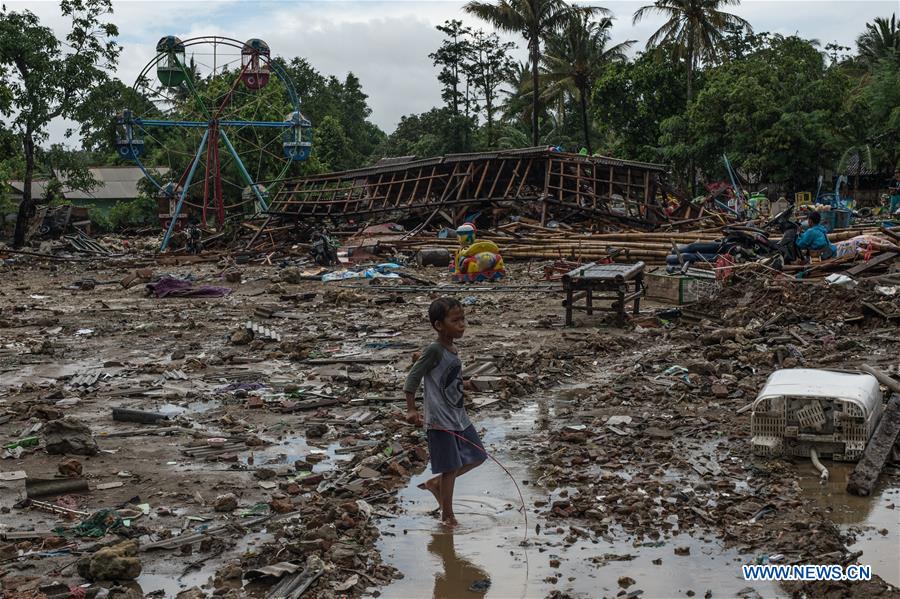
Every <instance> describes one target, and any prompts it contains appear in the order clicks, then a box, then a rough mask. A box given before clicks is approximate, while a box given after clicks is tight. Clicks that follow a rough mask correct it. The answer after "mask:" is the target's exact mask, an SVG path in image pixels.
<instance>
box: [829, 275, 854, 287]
mask: <svg viewBox="0 0 900 599" xmlns="http://www.w3.org/2000/svg"><path fill="white" fill-rule="evenodd" d="M825 282H826V283H827V284H829V285H834V286H836V287H851V288H852V287H856V281H854V280H853V279H851V278H850V277H848V276H847V275H841V274H838V273H834V274H831V275H828V276H827V277H825Z"/></svg>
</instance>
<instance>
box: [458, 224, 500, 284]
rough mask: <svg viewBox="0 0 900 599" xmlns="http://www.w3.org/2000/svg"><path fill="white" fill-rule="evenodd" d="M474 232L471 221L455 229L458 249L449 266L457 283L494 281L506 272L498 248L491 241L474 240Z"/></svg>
mask: <svg viewBox="0 0 900 599" xmlns="http://www.w3.org/2000/svg"><path fill="white" fill-rule="evenodd" d="M476 232H477V231H476V229H475V225H474V224H472V223H465V224H464V225H460V227H459V228H458V229H456V238H457V239H458V240H459V250H457V252H456V256H455V257H454V259H453V264H451V265H450V268H451V270H452V271H453V278H454V279H455V280H456V282H458V283H476V282H482V281H496V280H498V279H500V278H502V277H503V275H505V274H506V268H505V267H504V265H503V257H502V256H501V255H500V248H498V247H497V244H496V243H494V242H493V241H476V240H475V236H476Z"/></svg>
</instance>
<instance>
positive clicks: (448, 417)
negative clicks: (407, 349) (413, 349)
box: [403, 342, 472, 431]
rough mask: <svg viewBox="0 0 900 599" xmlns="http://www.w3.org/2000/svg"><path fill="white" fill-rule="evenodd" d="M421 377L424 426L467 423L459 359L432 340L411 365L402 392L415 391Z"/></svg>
mask: <svg viewBox="0 0 900 599" xmlns="http://www.w3.org/2000/svg"><path fill="white" fill-rule="evenodd" d="M423 378H424V379H425V402H424V403H425V426H426V428H445V429H447V430H451V431H462V430H465V429H467V428H469V426H471V424H472V423H471V422H470V421H469V416H468V414H466V408H465V406H464V405H463V399H464V398H463V380H462V361H461V360H460V359H459V356H457V355H456V354H454V353H453V352H452V351H450V350H448V349H447V348H446V347H444V346H443V345H441V344H440V343H437V342H435V343H432V344H431V345H429V346H428V347H427V348H425V351H424V352H422V357H420V358H419V360H418V361H417V362H416V363H415V364H414V365H413V367H412V370H410V371H409V375H407V377H406V383H405V384H404V385H403V391H405V392H406V393H415V392H416V390H417V389H418V388H419V384H420V383H421V382H422V379H423Z"/></svg>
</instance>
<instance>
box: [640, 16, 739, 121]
mask: <svg viewBox="0 0 900 599" xmlns="http://www.w3.org/2000/svg"><path fill="white" fill-rule="evenodd" d="M740 3H741V2H740V0H656V3H655V4H651V5H649V6H644V7H642V8H639V9H638V10H637V11H636V12H635V13H634V19H633V21H634V23H635V24H637V23H638V22H640V21H641V20H642V19H643V18H644V17H646V16H648V15H650V14H652V13H659V14H661V15H663V16H664V17H665V18H666V22H665V23H663V25H662V27H660V28H659V29H658V30H657V31H656V33H654V34H653V35H651V36H650V39H648V40H647V48H653V47H655V46H658V45H660V44H671V45H672V46H673V47H674V48H675V49H676V52H677V53H678V55H679V57H680V58H684V61H685V64H686V65H687V104H688V106H690V104H691V100H692V99H693V86H694V67H695V66H696V65H697V63H698V62H701V61H702V62H715V61H716V60H717V59H718V58H719V57H720V56H721V51H722V42H723V41H724V33H725V29H726V27H728V26H729V25H730V26H732V27H737V28H739V29H740V28H743V29H746V30H747V31H752V30H753V29H752V27H751V26H750V23H748V22H747V21H745V20H744V19H742V18H741V17H739V16H737V15H733V14H731V13H727V12H722V11H721V10H719V9H720V8H722V7H724V6H736V5H738V4H740Z"/></svg>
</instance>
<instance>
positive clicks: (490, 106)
mask: <svg viewBox="0 0 900 599" xmlns="http://www.w3.org/2000/svg"><path fill="white" fill-rule="evenodd" d="M485 89H486V93H485V95H484V96H485V97H484V110H485V112H487V145H488V149H490V148H493V147H494V102H493V101H492V98H491V94H492V93H493V92H491V91H490V90H488V89H487V88H485Z"/></svg>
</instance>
